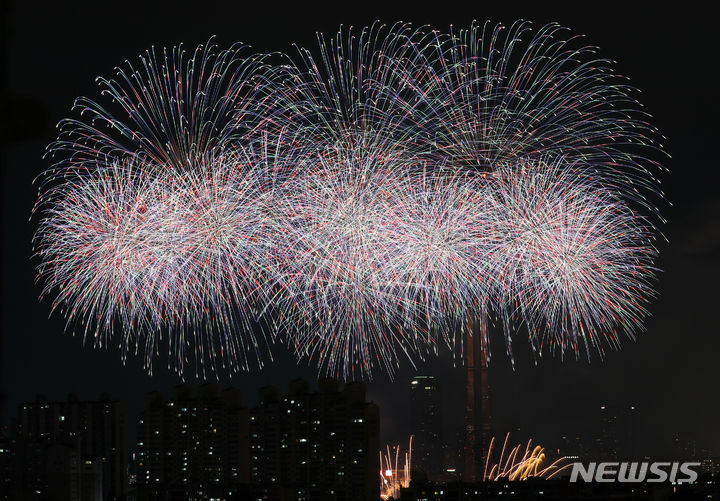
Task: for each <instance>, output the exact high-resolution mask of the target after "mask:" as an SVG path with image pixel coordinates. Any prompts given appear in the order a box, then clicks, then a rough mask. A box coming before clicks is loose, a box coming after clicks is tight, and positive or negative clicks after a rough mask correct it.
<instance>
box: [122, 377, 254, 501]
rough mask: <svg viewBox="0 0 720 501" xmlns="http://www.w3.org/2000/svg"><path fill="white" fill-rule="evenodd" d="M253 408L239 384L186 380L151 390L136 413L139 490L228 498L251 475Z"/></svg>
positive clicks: (140, 494) (140, 495)
mask: <svg viewBox="0 0 720 501" xmlns="http://www.w3.org/2000/svg"><path fill="white" fill-rule="evenodd" d="M248 456H249V446H248V411H247V409H245V408H243V407H242V405H241V395H240V392H239V390H236V389H227V390H224V391H222V392H221V391H220V390H219V389H218V388H217V386H215V385H212V384H205V385H202V386H200V387H199V388H198V391H197V395H196V394H194V393H193V391H192V389H190V388H189V387H187V386H185V385H181V386H178V387H176V389H175V395H174V397H173V398H172V399H170V400H165V399H164V398H163V396H162V395H161V394H160V393H157V392H153V393H150V394H148V396H147V401H146V406H145V409H144V410H143V411H142V412H140V414H139V415H138V418H137V452H136V454H135V461H136V464H135V468H134V475H135V477H134V480H135V492H136V496H137V499H138V500H145V499H148V500H149V499H189V498H191V499H210V498H218V499H226V498H231V497H232V496H233V493H235V494H237V491H238V490H239V489H242V488H243V486H246V485H247V483H248V481H249V469H248Z"/></svg>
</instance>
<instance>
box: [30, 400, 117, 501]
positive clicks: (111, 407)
mask: <svg viewBox="0 0 720 501" xmlns="http://www.w3.org/2000/svg"><path fill="white" fill-rule="evenodd" d="M125 415H126V410H125V406H124V404H122V403H121V402H119V401H117V400H111V399H110V397H109V396H108V395H107V394H102V395H101V396H100V398H99V399H98V400H96V401H80V400H78V398H77V397H76V396H75V395H73V394H70V395H69V397H68V400H67V401H66V402H46V401H45V398H44V397H43V396H38V398H37V399H36V401H35V402H28V403H25V404H23V405H21V406H20V410H19V414H18V431H17V450H18V454H17V457H18V461H19V463H20V464H19V468H18V470H19V474H20V476H21V477H22V478H21V480H20V482H21V483H22V484H23V485H32V486H33V487H32V490H33V491H40V497H42V496H49V495H50V494H52V492H58V491H63V492H65V490H67V492H68V494H67V496H64V495H63V496H62V498H63V499H65V498H67V499H75V498H76V497H73V496H74V494H72V492H75V493H81V492H86V493H87V492H96V491H97V492H98V494H99V493H100V492H101V493H102V499H104V500H109V501H112V500H120V499H125V498H126V497H127V470H126V458H127V453H126V447H127V446H126V442H125V437H126V430H125ZM78 495H79V494H78Z"/></svg>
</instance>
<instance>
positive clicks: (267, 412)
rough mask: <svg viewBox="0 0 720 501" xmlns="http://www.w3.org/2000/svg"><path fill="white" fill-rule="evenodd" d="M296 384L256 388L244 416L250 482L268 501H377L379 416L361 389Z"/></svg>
mask: <svg viewBox="0 0 720 501" xmlns="http://www.w3.org/2000/svg"><path fill="white" fill-rule="evenodd" d="M318 387H319V388H318V391H316V392H310V385H309V384H308V383H307V382H306V381H304V380H301V379H297V380H294V381H292V382H291V383H290V391H289V392H288V393H286V394H285V395H282V396H281V395H280V392H279V391H278V389H277V388H274V387H270V386H268V387H264V388H261V389H260V400H261V401H260V404H259V405H258V406H257V407H256V408H254V409H252V410H251V412H250V444H251V445H250V447H251V457H250V465H251V479H252V482H253V484H255V485H257V486H261V487H262V492H261V494H262V495H264V496H268V498H269V499H276V498H287V499H298V500H299V499H338V500H365V499H377V498H378V496H379V492H378V473H379V469H380V462H379V458H378V451H379V448H380V441H379V414H380V413H379V409H378V407H377V405H375V404H373V403H371V402H366V401H365V391H366V389H365V385H364V384H362V383H348V384H346V385H345V388H344V389H343V390H342V391H341V390H340V388H339V383H338V381H336V380H334V379H322V380H320V381H319V382H318Z"/></svg>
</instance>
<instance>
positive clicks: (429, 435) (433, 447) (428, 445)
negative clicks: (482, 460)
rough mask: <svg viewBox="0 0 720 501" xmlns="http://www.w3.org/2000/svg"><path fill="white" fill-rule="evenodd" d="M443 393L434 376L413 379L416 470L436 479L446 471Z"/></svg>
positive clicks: (411, 415) (413, 458) (413, 461)
mask: <svg viewBox="0 0 720 501" xmlns="http://www.w3.org/2000/svg"><path fill="white" fill-rule="evenodd" d="M440 409H441V406H440V392H439V390H438V382H437V380H436V379H435V377H434V376H415V377H414V378H413V380H412V381H411V382H410V433H411V434H412V436H413V457H412V466H413V470H417V471H422V472H423V473H426V474H427V475H428V477H429V478H430V479H431V480H436V479H437V477H438V476H439V475H440V474H441V473H442V445H441V442H442V421H441V415H440Z"/></svg>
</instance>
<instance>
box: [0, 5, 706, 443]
mask: <svg viewBox="0 0 720 501" xmlns="http://www.w3.org/2000/svg"><path fill="white" fill-rule="evenodd" d="M542 3H543V4H545V2H542ZM131 4H132V2H123V3H122V4H118V5H117V6H110V4H109V3H108V4H107V5H106V4H105V3H103V2H77V3H73V2H52V3H51V2H48V3H47V4H46V5H43V6H42V7H40V6H38V5H36V4H35V3H34V2H17V1H16V2H10V5H9V6H8V8H7V9H6V10H7V12H5V13H4V15H6V16H7V20H6V22H5V23H4V26H3V25H0V31H3V30H5V29H6V27H7V29H8V35H7V44H8V46H7V50H6V58H5V59H4V65H5V68H4V76H5V88H6V92H7V93H8V97H9V98H10V99H15V100H16V101H15V102H20V103H27V104H26V105H25V104H23V105H22V106H21V108H22V109H21V111H19V112H16V113H15V114H14V115H13V116H14V118H13V120H15V121H17V125H16V124H14V123H11V122H10V121H8V122H6V128H5V130H6V132H7V131H10V130H13V129H15V128H16V127H20V128H23V127H25V128H27V129H29V130H32V129H37V134H35V137H34V138H32V139H25V140H14V141H12V142H7V143H6V144H2V142H0V146H2V148H3V152H2V177H3V182H2V217H3V221H2V239H3V240H2V245H3V248H2V261H3V262H2V281H3V284H2V287H3V288H2V333H1V335H2V363H3V365H2V372H1V373H0V377H1V379H0V381H1V385H2V386H0V388H2V389H3V390H4V392H5V394H6V402H5V411H4V413H5V416H4V417H3V419H4V420H5V421H6V422H7V420H8V418H9V416H10V415H14V414H15V413H16V409H17V406H18V404H19V403H21V402H23V401H27V400H33V399H34V398H35V394H36V393H43V394H45V395H46V396H47V397H48V398H49V399H51V400H62V399H65V398H66V396H67V393H68V392H71V391H72V392H75V393H77V394H78V395H79V396H80V398H82V399H95V398H97V397H98V395H99V394H100V393H101V392H104V391H105V392H108V393H110V394H111V395H112V396H113V397H115V398H119V399H121V400H124V401H126V402H127V403H128V406H129V418H130V419H129V422H130V423H134V415H135V412H136V411H137V410H138V409H139V407H140V405H141V403H142V401H143V398H144V394H145V393H146V392H147V391H151V390H154V389H158V390H161V391H164V392H166V393H169V391H170V390H171V388H172V387H173V386H174V385H176V384H178V383H179V382H180V381H179V378H178V377H177V376H176V375H175V374H174V373H173V372H171V371H168V370H167V369H166V367H165V365H163V363H162V360H159V361H158V363H156V364H155V367H154V375H153V376H148V375H147V374H146V373H145V371H144V370H143V368H142V365H141V361H140V360H139V359H136V358H131V359H130V360H129V361H128V363H127V365H126V366H123V365H122V363H121V361H120V353H119V350H118V349H117V348H115V347H112V348H110V349H108V350H102V351H101V350H95V349H93V348H90V347H83V343H82V339H80V338H77V337H75V338H73V337H72V336H70V335H69V334H66V333H64V328H63V327H64V324H63V321H62V318H60V317H59V316H57V315H54V316H53V317H51V318H48V315H49V312H50V304H49V302H48V301H45V302H43V303H40V302H39V301H38V296H39V292H40V288H39V286H37V285H36V284H35V283H34V275H35V272H34V266H35V265H36V264H37V262H36V261H33V260H31V254H32V252H31V237H32V234H33V232H34V230H35V227H36V224H37V221H36V220H29V216H30V211H31V208H32V205H33V203H34V200H35V196H36V188H35V187H34V186H33V185H32V180H33V178H34V177H35V176H37V175H38V174H39V173H40V172H41V171H42V170H43V169H45V168H47V167H48V165H49V162H48V161H45V160H43V159H42V154H43V152H44V148H45V145H46V144H47V143H48V142H49V141H51V140H52V139H53V137H54V134H55V132H54V125H55V124H56V123H57V122H58V121H59V120H60V119H61V118H63V117H65V116H67V115H68V114H69V110H70V106H71V104H72V102H73V99H74V98H75V97H77V96H79V95H93V96H94V95H95V93H96V86H95V84H94V78H95V77H96V76H98V75H105V76H109V75H111V74H112V71H113V67H114V66H116V65H119V64H121V63H122V62H123V61H124V60H125V59H132V58H134V57H135V56H136V55H138V54H140V53H141V52H142V51H144V50H145V49H147V48H148V47H150V46H151V45H155V46H156V47H162V46H172V45H174V44H176V43H178V42H183V43H184V44H185V45H186V46H187V47H194V46H196V45H197V44H199V43H203V42H205V41H206V40H207V39H208V37H209V36H211V35H217V40H216V41H217V43H218V44H219V45H220V46H229V45H230V44H231V43H233V42H236V41H243V42H246V43H249V44H251V45H253V47H254V48H255V49H257V50H258V51H260V52H267V51H276V50H282V51H291V50H292V48H291V44H292V43H293V42H294V43H298V44H299V45H305V46H310V47H313V43H314V36H315V32H316V31H323V32H325V33H334V32H335V31H336V30H337V28H338V26H339V25H340V24H344V25H353V26H357V27H360V26H363V25H366V24H369V23H371V22H372V21H373V20H374V19H381V20H383V21H384V22H386V23H388V24H390V23H393V22H395V21H399V20H404V21H409V22H412V23H413V24H416V25H417V24H425V23H427V24H431V25H433V26H434V27H436V28H438V29H446V28H447V26H448V25H449V24H453V25H455V26H458V27H466V26H469V25H470V22H471V21H472V20H473V19H478V20H485V19H491V20H493V21H502V22H504V23H506V24H510V23H512V22H513V21H514V20H515V19H518V18H524V19H528V20H532V21H533V22H535V23H536V24H544V23H546V22H550V21H558V22H559V23H560V24H562V25H565V26H568V27H570V28H572V29H573V31H574V32H576V33H583V34H585V35H587V41H588V42H589V43H592V44H594V45H598V46H600V48H601V52H600V56H604V57H608V58H611V59H614V60H617V62H618V63H617V71H618V73H620V74H622V75H626V76H628V77H630V79H631V81H632V83H633V84H634V85H635V86H637V87H638V88H639V89H641V90H642V95H641V97H640V99H641V101H642V103H643V104H644V105H645V108H646V110H647V111H649V112H650V113H651V114H652V115H653V116H654V118H653V120H652V122H653V123H654V124H655V125H656V126H658V127H659V129H660V130H661V132H662V133H663V134H664V135H665V136H666V138H667V141H666V149H667V151H668V152H669V153H670V154H671V155H672V158H671V159H669V160H667V162H666V164H667V166H668V167H669V168H670V173H669V174H667V175H665V176H663V178H662V181H663V188H664V189H665V191H666V193H667V196H668V199H669V201H670V202H671V203H672V205H669V204H668V205H667V206H666V207H664V208H663V213H664V214H665V215H666V217H667V219H668V220H669V223H668V224H667V225H666V226H665V227H664V228H663V231H664V233H665V235H666V236H667V238H668V240H669V243H664V242H661V243H660V251H661V259H660V263H659V265H660V267H661V269H662V270H663V273H662V274H661V277H660V281H659V284H658V293H659V297H658V299H657V300H655V301H654V302H653V304H652V305H651V307H650V308H651V311H652V313H653V316H652V317H651V318H650V319H649V320H648V321H647V324H646V327H647V331H646V332H645V333H643V334H641V335H640V337H639V338H638V339H637V341H631V340H629V339H628V340H625V342H624V343H623V349H622V350H621V351H618V352H608V353H607V356H606V358H605V360H600V359H599V358H598V357H597V356H594V357H592V360H591V361H590V362H588V360H587V359H586V358H584V357H583V358H581V359H580V360H575V359H574V357H571V358H570V359H566V360H564V361H561V360H560V359H557V358H556V359H553V358H552V357H549V356H547V357H545V358H543V359H541V360H539V361H538V363H537V364H536V363H535V362H534V361H533V358H532V356H531V354H530V350H529V347H528V346H527V341H524V340H522V337H521V336H518V338H517V339H518V341H516V343H515V346H514V350H515V352H516V355H517V358H516V364H515V369H514V370H513V369H512V367H511V364H510V361H509V359H508V357H507V355H505V350H504V349H503V346H502V339H500V338H499V336H495V338H494V339H493V341H492V347H493V358H492V361H491V367H490V379H491V386H492V394H491V397H492V401H493V414H494V428H495V430H496V432H497V433H504V432H505V431H511V430H514V429H516V428H518V427H519V428H520V431H519V432H517V433H518V434H519V436H518V438H530V437H533V438H535V439H537V440H539V441H540V442H541V443H542V444H543V445H546V446H549V447H553V446H558V445H559V444H557V443H556V442H557V438H558V436H559V435H561V434H564V433H576V432H583V431H588V430H589V429H590V428H592V416H593V415H596V414H597V410H598V409H599V406H600V404H602V403H615V404H617V405H629V404H634V405H637V406H638V407H639V409H640V419H641V424H642V428H643V430H644V431H643V433H642V434H641V436H639V437H638V443H639V444H640V447H641V449H642V450H644V451H647V454H671V453H672V452H673V449H672V448H670V445H671V440H672V437H673V435H674V434H675V433H679V434H680V435H681V436H682V437H687V438H688V439H694V440H696V441H697V443H698V445H700V446H701V447H703V448H705V449H708V450H710V451H712V452H713V453H714V454H720V426H718V423H720V392H719V391H718V383H720V359H719V355H720V329H719V328H718V324H717V317H718V308H719V307H720V292H718V291H719V290H720V289H719V288H718V285H717V284H718V283H719V282H720V262H719V260H720V194H719V193H718V184H717V183H718V179H719V174H718V166H717V158H718V155H717V150H716V149H715V148H717V147H718V144H719V143H720V141H719V140H718V138H719V136H718V134H719V133H720V131H719V130H718V117H720V114H718V109H717V108H718V79H717V64H718V56H717V49H718V46H719V44H718V35H717V32H718V29H717V26H716V25H715V23H714V22H713V21H712V20H711V16H709V14H708V13H704V12H701V11H700V10H697V9H693V8H689V7H688V8H686V9H684V10H683V9H677V10H666V11H662V10H657V9H656V8H655V7H648V8H646V9H641V8H637V9H636V10H628V5H629V4H630V2H624V3H618V4H615V5H611V6H608V3H606V2H595V3H590V2H582V3H581V2H578V3H577V4H580V5H582V6H580V7H576V8H574V9H573V10H567V9H564V8H563V9H560V8H547V7H545V8H543V9H542V10H541V9H539V8H537V7H536V8H526V7H523V6H521V5H520V4H519V3H516V2H494V3H493V5H495V6H490V3H489V2H482V3H481V2H472V3H468V5H467V7H465V6H457V5H455V4H453V7H452V9H453V10H452V11H444V7H446V6H447V5H449V4H447V3H443V2H436V3H434V4H433V5H432V8H431V7H428V8H425V9H423V8H420V7H418V6H412V7H411V8H408V9H404V8H388V7H387V5H382V4H381V6H378V7H376V6H371V5H369V4H366V3H365V2H350V3H343V4H337V5H345V6H344V7H337V8H334V9H332V10H320V9H319V8H317V9H316V8H315V7H310V6H308V7H305V8H302V9H300V8H297V9H296V8H285V7H280V6H279V5H278V4H276V3H274V2H267V3H265V4H264V5H263V6H264V7H265V9H264V10H263V9H258V10H254V11H248V10H246V8H245V7H243V5H244V3H243V2H228V4H227V5H225V4H224V3H215V2H211V1H203V2H193V3H191V4H188V6H187V7H180V6H178V5H177V4H175V3H167V4H162V3H161V2H157V3H156V2H149V1H146V2H137V3H136V4H135V5H131ZM386 4H387V3H386ZM5 116H10V115H3V118H2V120H3V121H4V122H5V121H6V118H5ZM274 351H275V355H276V359H275V362H268V364H267V365H266V367H265V368H264V369H263V370H262V371H259V370H254V371H252V372H250V373H242V374H239V375H235V376H233V377H227V376H222V377H221V379H220V381H219V383H220V385H221V386H230V385H233V386H237V387H240V388H242V389H243V391H244V395H245V397H244V400H245V404H246V405H248V406H251V405H254V404H255V402H256V401H257V397H256V394H257V389H258V388H259V387H260V386H263V385H265V384H275V385H277V386H279V387H280V388H282V389H285V388H286V385H287V382H288V381H289V380H290V379H293V378H295V377H305V378H307V379H309V380H313V379H314V378H315V377H316V373H315V370H314V368H312V367H308V366H307V364H306V363H303V364H302V365H297V364H296V363H295V361H294V359H293V358H292V357H291V355H290V354H289V353H288V352H287V350H286V349H285V348H284V347H282V346H277V347H276V348H275V350H274ZM414 374H434V375H436V376H438V377H439V378H440V382H439V384H440V387H441V391H442V395H443V405H444V413H445V415H444V420H445V423H446V428H447V429H448V432H449V431H450V430H451V429H452V427H453V425H455V424H457V425H460V424H461V422H462V421H461V416H462V409H463V405H464V404H463V396H462V394H463V386H462V381H463V380H462V378H463V371H462V369H461V368H460V367H456V368H455V367H453V362H452V358H451V357H450V355H449V354H448V353H443V354H441V356H440V358H439V359H436V360H432V361H430V362H428V363H426V364H421V365H420V366H418V367H417V370H415V369H413V368H412V366H411V365H410V363H409V362H407V361H403V366H402V367H401V369H400V371H399V373H398V374H397V376H396V378H395V380H394V381H390V380H389V379H388V377H387V376H385V375H383V374H379V373H378V374H377V375H376V376H375V379H374V380H373V381H372V382H370V383H369V397H370V398H371V399H373V400H374V401H376V402H377V403H378V404H379V405H380V409H381V416H382V421H381V422H382V425H381V426H382V428H381V433H382V437H381V440H382V443H383V444H384V443H385V442H386V441H392V442H397V441H400V440H402V441H405V440H406V439H407V430H406V427H405V424H406V423H407V420H408V409H407V403H408V397H409V395H408V383H409V380H410V378H411V377H412V376H413V375H414ZM188 382H189V383H191V384H193V383H196V382H197V381H196V380H195V379H194V378H193V377H189V378H188ZM131 434H132V435H134V433H133V432H132V431H131ZM132 435H131V436H132Z"/></svg>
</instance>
